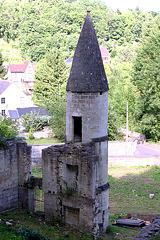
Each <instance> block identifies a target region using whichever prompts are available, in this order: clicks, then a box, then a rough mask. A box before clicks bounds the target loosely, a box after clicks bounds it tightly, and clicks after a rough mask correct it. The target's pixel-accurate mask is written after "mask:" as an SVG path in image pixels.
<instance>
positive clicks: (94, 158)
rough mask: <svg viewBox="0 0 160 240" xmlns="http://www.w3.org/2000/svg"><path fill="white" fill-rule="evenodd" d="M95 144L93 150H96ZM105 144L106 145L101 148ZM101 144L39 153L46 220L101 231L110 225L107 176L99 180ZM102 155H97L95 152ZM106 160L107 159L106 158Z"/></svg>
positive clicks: (52, 148) (67, 146)
mask: <svg viewBox="0 0 160 240" xmlns="http://www.w3.org/2000/svg"><path fill="white" fill-rule="evenodd" d="M95 145H96V147H95ZM101 145H105V146H101ZM106 148H107V144H105V141H104V142H99V143H98V142H96V143H95V142H94V141H92V142H91V143H85V144H83V143H77V144H65V145H62V146H58V145H56V146H52V147H49V148H47V149H44V150H43V151H42V158H43V168H42V169H43V190H44V205H45V217H46V219H47V220H50V219H53V217H54V218H60V219H61V221H62V222H64V223H67V224H71V225H74V226H78V227H79V228H81V229H90V230H92V231H93V232H95V233H96V234H97V233H101V232H104V230H105V229H106V227H107V226H108V224H109V213H108V211H109V206H108V195H109V189H108V188H109V185H108V184H107V176H106V177H105V178H104V181H102V178H101V174H102V175H104V174H105V175H106V173H105V169H106V168H105V167H104V172H103V171H102V168H101V166H100V165H101V164H102V162H103V161H104V159H103V158H104V153H103V150H104V151H105V150H106ZM99 151H100V152H101V154H100V155H97V153H99ZM105 161H107V159H105Z"/></svg>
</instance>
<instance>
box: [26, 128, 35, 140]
mask: <svg viewBox="0 0 160 240" xmlns="http://www.w3.org/2000/svg"><path fill="white" fill-rule="evenodd" d="M26 135H27V137H28V138H29V139H30V140H32V139H34V138H35V137H34V135H33V129H31V128H30V129H29V133H27V134H26Z"/></svg>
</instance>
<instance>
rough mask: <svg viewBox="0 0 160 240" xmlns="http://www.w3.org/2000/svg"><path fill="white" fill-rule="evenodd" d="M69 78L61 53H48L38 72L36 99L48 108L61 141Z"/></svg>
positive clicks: (63, 133) (54, 129)
mask: <svg viewBox="0 0 160 240" xmlns="http://www.w3.org/2000/svg"><path fill="white" fill-rule="evenodd" d="M67 78H68V69H67V68H66V66H65V63H64V59H63V57H62V55H61V53H60V51H58V50H56V49H55V50H53V51H51V52H49V53H47V54H46V57H45V59H44V60H43V61H41V63H40V65H39V68H38V70H37V72H36V77H35V87H34V98H35V99H36V100H39V102H38V103H39V104H41V105H42V104H43V105H44V106H45V107H46V110H47V112H48V114H49V116H50V117H51V118H50V125H51V127H52V129H53V133H54V134H55V135H56V136H57V137H58V138H59V139H64V137H65V122H66V120H65V119H66V97H65V94H66V93H65V86H66V82H67Z"/></svg>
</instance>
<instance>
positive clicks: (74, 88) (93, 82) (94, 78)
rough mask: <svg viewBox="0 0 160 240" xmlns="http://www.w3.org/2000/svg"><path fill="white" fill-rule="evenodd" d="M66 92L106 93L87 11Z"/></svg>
mask: <svg viewBox="0 0 160 240" xmlns="http://www.w3.org/2000/svg"><path fill="white" fill-rule="evenodd" d="M66 90H67V91H71V92H106V91H108V83H107V78H106V74H105V71H104V67H103V62H102V57H101V52H100V49H99V45H98V41H97V37H96V33H95V30H94V26H93V23H92V19H91V16H90V12H89V11H87V17H86V20H85V22H84V25H83V29H82V31H81V34H80V37H79V41H78V44H77V47H76V51H75V54H74V58H73V63H72V68H71V72H70V76H69V79H68V83H67V87H66Z"/></svg>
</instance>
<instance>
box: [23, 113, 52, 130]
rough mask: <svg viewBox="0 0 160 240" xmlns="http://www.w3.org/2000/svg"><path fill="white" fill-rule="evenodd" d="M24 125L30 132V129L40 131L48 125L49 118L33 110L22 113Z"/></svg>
mask: <svg viewBox="0 0 160 240" xmlns="http://www.w3.org/2000/svg"><path fill="white" fill-rule="evenodd" d="M21 122H22V126H23V127H24V128H25V131H27V132H29V131H30V130H33V131H38V130H42V129H43V128H44V126H48V120H47V118H46V117H40V116H39V113H36V112H34V113H33V112H31V113H30V114H29V113H26V115H22V117H21Z"/></svg>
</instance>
